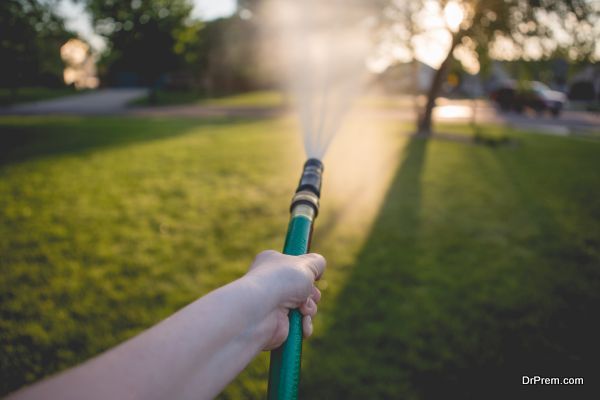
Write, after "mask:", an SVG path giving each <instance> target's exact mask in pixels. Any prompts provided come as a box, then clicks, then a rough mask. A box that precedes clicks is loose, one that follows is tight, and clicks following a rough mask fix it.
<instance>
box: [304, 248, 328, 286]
mask: <svg viewBox="0 0 600 400" xmlns="http://www.w3.org/2000/svg"><path fill="white" fill-rule="evenodd" d="M298 258H299V259H300V260H301V266H302V267H303V268H305V269H306V270H307V271H308V272H309V273H310V274H311V276H312V278H313V280H315V281H317V280H319V278H321V275H323V272H324V271H325V266H326V265H327V261H325V258H324V257H323V256H322V255H320V254H317V253H309V254H303V255H300V256H298Z"/></svg>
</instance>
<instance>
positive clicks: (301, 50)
mask: <svg viewBox="0 0 600 400" xmlns="http://www.w3.org/2000/svg"><path fill="white" fill-rule="evenodd" d="M268 4H269V8H268V12H267V15H269V16H270V19H271V23H272V26H273V27H274V28H273V30H272V32H273V33H275V34H276V35H278V38H279V40H280V42H279V54H278V55H279V56H280V58H281V60H282V61H283V75H284V76H285V77H286V79H285V81H286V86H287V89H288V90H289V92H290V94H291V95H292V98H293V99H294V101H295V104H296V107H297V109H298V115H299V117H300V123H301V127H302V136H303V141H304V147H305V149H306V153H307V156H308V158H317V159H322V158H323V157H324V155H325V153H326V151H327V149H328V147H329V145H330V144H331V142H332V140H333V138H334V136H335V135H336V133H337V132H338V131H339V129H340V126H341V125H342V121H343V117H344V115H345V114H346V113H347V111H348V110H349V108H350V107H351V105H352V102H353V100H354V99H355V98H356V97H357V96H358V95H359V93H360V92H361V89H362V88H363V87H364V85H365V83H366V80H367V78H368V73H367V68H366V59H367V56H368V51H369V44H370V41H369V34H368V30H369V25H370V22H371V21H370V20H369V18H368V13H366V12H365V10H364V7H359V6H355V5H352V4H351V2H341V1H333V0H329V1H327V0H321V1H315V0H307V1H297V0H296V1H294V0H283V1H282V0H279V1H274V2H270V3H268Z"/></svg>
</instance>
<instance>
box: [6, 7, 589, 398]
mask: <svg viewBox="0 0 600 400" xmlns="http://www.w3.org/2000/svg"><path fill="white" fill-rule="evenodd" d="M288 3H289V2H286V1H283V0H282V1H279V2H278V1H272V0H238V1H235V0H231V1H229V0H219V1H216V0H170V1H167V0H131V1H116V0H102V1H101V0H3V1H2V2H0V346H1V347H0V377H1V378H0V381H1V386H0V395H4V394H7V393H9V392H11V391H13V390H15V389H17V388H19V387H21V386H23V385H25V384H27V383H31V382H34V381H36V380H38V379H40V378H42V377H44V376H47V375H49V374H52V373H55V372H57V371H60V370H63V369H65V368H67V367H69V366H72V365H75V364H77V363H79V362H81V361H83V360H85V359H87V358H89V357H91V356H93V355H95V354H98V353H99V352H101V351H103V350H105V349H107V348H109V347H111V346H114V345H115V344H117V343H119V342H121V341H123V340H125V339H127V338H129V337H131V336H133V335H135V334H136V333H138V332H140V331H141V330H143V329H145V328H147V327H149V326H151V325H152V324H154V323H156V322H158V321H160V320H161V319H162V318H165V317H166V316H168V315H169V314H170V313H172V312H174V311H175V310H177V309H178V308H180V307H182V306H183V305H185V304H187V303H189V302H191V301H193V300H194V299H195V298H197V297H198V296H200V295H203V294H205V293H207V292H208V291H210V290H212V289H214V288H216V287H218V286H220V285H223V284H225V283H227V282H229V281H231V280H233V279H236V278H237V277H239V276H241V275H242V274H243V273H244V271H245V270H246V268H247V266H248V265H249V263H250V262H251V260H252V258H253V256H254V255H255V254H256V253H257V252H258V251H260V250H262V249H265V248H275V249H280V248H281V247H282V244H283V240H284V237H283V235H284V230H285V227H286V223H287V217H288V215H287V213H288V209H287V207H288V205H289V200H290V196H291V194H292V192H293V190H294V187H295V184H296V182H297V179H298V176H297V174H298V173H299V171H300V166H301V165H302V162H303V160H304V157H305V154H304V150H303V148H302V142H303V140H302V137H301V135H299V134H298V132H300V131H303V129H304V132H305V135H306V127H307V123H306V121H305V119H306V115H305V114H303V111H302V110H304V112H305V111H306V109H310V110H312V114H311V112H309V114H311V115H312V117H313V119H315V120H319V118H321V119H323V118H325V117H323V115H325V110H326V107H325V106H324V104H325V102H324V100H322V99H319V100H314V101H312V100H311V101H312V102H311V103H310V107H308V108H307V107H305V106H306V98H307V97H311V96H313V95H315V91H319V90H320V89H322V88H325V87H326V88H329V89H328V90H331V92H332V93H334V92H335V91H336V90H337V93H334V94H337V97H336V96H333V95H332V97H331V98H332V99H334V100H331V101H332V102H336V101H337V105H336V104H333V105H330V107H329V110H334V111H335V110H337V111H335V112H334V111H329V112H330V113H332V112H333V113H335V114H339V123H337V122H336V123H334V124H333V125H335V126H338V125H339V134H338V135H337V136H336V137H335V138H334V139H333V141H332V145H331V150H330V151H329V152H328V153H327V154H326V156H325V158H324V162H325V174H326V175H325V182H324V193H323V205H322V210H321V213H320V215H319V220H318V221H317V227H316V231H315V234H314V244H313V246H314V248H313V250H314V251H318V252H321V253H322V254H324V255H325V256H326V257H327V259H328V260H329V264H330V267H329V270H328V272H327V276H326V277H325V279H324V280H323V281H322V282H320V288H321V290H322V291H323V292H324V301H323V304H322V306H320V312H319V316H318V317H317V319H316V321H315V331H316V332H315V337H314V338H313V339H311V340H310V341H309V342H307V344H306V346H305V353H304V358H303V373H302V381H301V393H300V394H301V397H302V398H316V399H319V398H323V399H338V398H339V399H364V398H372V399H387V398H404V399H438V398H441V397H447V396H451V397H457V398H506V397H507V396H513V397H515V398H534V397H536V396H542V397H544V398H548V397H549V396H550V397H551V396H557V397H558V398H573V399H579V398H582V399H583V398H597V396H598V395H600V391H598V386H597V385H598V382H597V381H598V380H597V379H596V374H597V371H596V369H595V368H594V365H595V363H596V360H597V359H598V357H599V356H600V346H599V345H598V343H597V338H598V337H600V331H599V328H598V324H596V323H595V318H594V315H596V314H597V313H598V310H599V309H600V240H599V239H600V173H599V171H600V64H598V61H599V60H600V23H599V22H600V4H599V3H598V2H597V1H592V0H560V1H549V0H502V1H485V2H484V1H477V0H450V1H446V0H414V1H410V2H405V1H400V0H371V1H367V0H351V1H347V2H335V1H322V2H316V1H307V2H305V4H306V6H305V8H304V10H305V11H304V12H305V14H302V13H300V12H298V11H297V10H296V11H294V9H293V8H285V7H283V8H281V7H280V6H281V4H288ZM303 4H304V3H303ZM325 4H334V5H336V7H340V8H339V9H340V10H341V9H343V10H344V12H333V13H331V12H325V11H323V10H325V9H326V7H325ZM307 15H308V16H316V17H315V19H314V21H316V22H314V21H313V22H314V23H311V24H307V23H305V21H306V19H307V18H308V19H310V18H312V17H310V18H309V17H307ZM298 21H300V22H298ZM311 21H312V20H311ZM296 24H299V25H298V26H300V28H298V30H294V29H292V31H293V32H292V36H293V38H292V36H290V32H289V30H290V29H289V28H290V27H296ZM323 25H324V26H326V27H335V29H336V35H331V36H329V37H328V38H324V36H321V35H320V31H319V29H321V28H322V26H323ZM315 49H316V50H315ZM317 50H318V51H317ZM315 54H317V55H320V56H319V57H322V56H323V55H326V56H327V57H325V58H319V57H317V56H315ZM315 57H316V59H317V61H315ZM357 60H358V61H359V62H358V63H356V61H357ZM290 64H293V65H292V67H291V69H290ZM323 71H325V73H322V72H323ZM321 76H323V77H327V76H334V77H337V78H338V79H337V80H332V79H331V78H328V79H329V80H328V79H326V78H323V80H322V81H321V80H319V79H321V78H318V79H317V78H315V77H321ZM313 78H314V79H313ZM311 79H312V80H311ZM348 82H352V85H347V83H348ZM336 85H337V86H336ZM298 86H300V87H301V91H300V92H298V90H296V89H297V87H298ZM350 86H351V87H350ZM306 88H311V89H310V90H308V89H306ZM298 93H300V96H299V95H298ZM303 96H304V97H303ZM315 96H316V95H315ZM303 99H304V100H303ZM335 99H337V100H335ZM313 106H314V108H312V107H313ZM297 109H299V110H300V114H301V115H302V118H301V119H300V120H299V119H298V118H297V116H296V115H297V114H298V113H297V112H296V110H297ZM315 110H317V111H318V112H321V114H319V115H321V116H320V117H319V118H317V117H315V115H317V111H315ZM313 114H314V115H313ZM311 115H309V117H310V116H311ZM342 115H344V118H343V119H342V118H341V116H342ZM309 131H310V129H309ZM333 131H337V130H332V133H331V134H333ZM240 199H243V201H242V200H240ZM267 368H268V363H267V356H266V355H261V356H260V357H258V358H257V360H255V361H254V362H253V363H252V364H251V365H250V366H249V368H248V369H247V370H246V371H244V373H243V374H242V375H241V376H240V377H239V378H238V379H237V380H236V381H234V382H233V383H232V384H231V385H230V386H229V387H228V388H227V389H226V391H225V392H224V393H223V394H222V395H221V397H222V398H224V399H239V398H263V397H264V395H265V393H266V377H267ZM524 375H527V376H534V375H540V376H548V377H553V376H557V377H583V378H584V379H585V385H584V386H583V387H581V386H580V387H577V386H561V387H537V386H536V387H534V386H528V385H522V376H524ZM584 389H585V390H584ZM590 393H592V397H586V396H589V395H590ZM593 394H595V395H593Z"/></svg>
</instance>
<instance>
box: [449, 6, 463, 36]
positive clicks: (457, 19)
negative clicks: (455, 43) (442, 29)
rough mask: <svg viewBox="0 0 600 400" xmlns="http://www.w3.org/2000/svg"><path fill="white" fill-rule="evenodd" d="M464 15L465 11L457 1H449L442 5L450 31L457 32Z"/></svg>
mask: <svg viewBox="0 0 600 400" xmlns="http://www.w3.org/2000/svg"><path fill="white" fill-rule="evenodd" d="M464 17H465V12H464V10H463V8H462V7H461V6H460V4H458V3H457V2H454V1H451V2H449V3H448V4H446V7H444V20H445V21H446V25H447V26H448V29H450V30H451V31H452V32H458V28H459V27H460V24H461V23H462V21H463V18H464Z"/></svg>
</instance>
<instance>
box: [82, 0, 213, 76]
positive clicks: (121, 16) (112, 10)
mask: <svg viewBox="0 0 600 400" xmlns="http://www.w3.org/2000/svg"><path fill="white" fill-rule="evenodd" d="M83 1H84V2H85V3H86V6H87V9H88V11H89V12H90V14H91V16H92V21H93V25H94V29H95V30H96V32H97V33H98V34H100V35H102V36H104V37H105V38H106V39H107V41H108V51H107V52H106V53H105V55H104V57H103V59H102V60H101V67H102V72H103V74H104V77H105V80H106V81H107V82H108V83H113V84H115V83H117V84H123V85H127V84H131V85H135V84H145V85H156V84H157V83H158V81H159V79H160V78H161V77H162V76H163V75H164V74H165V73H167V72H170V71H173V70H176V69H177V68H180V67H181V66H182V65H184V64H185V62H186V61H188V62H189V61H193V60H190V58H189V57H192V56H190V55H188V54H186V53H187V50H188V47H190V46H193V44H194V42H195V41H196V37H195V36H196V33H197V31H198V29H199V27H200V26H201V25H200V24H199V22H196V21H193V20H192V19H191V17H190V14H191V11H192V4H191V3H190V1H189V0H132V1H126V2H125V1H116V0H83ZM186 57H188V58H187V59H186Z"/></svg>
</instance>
